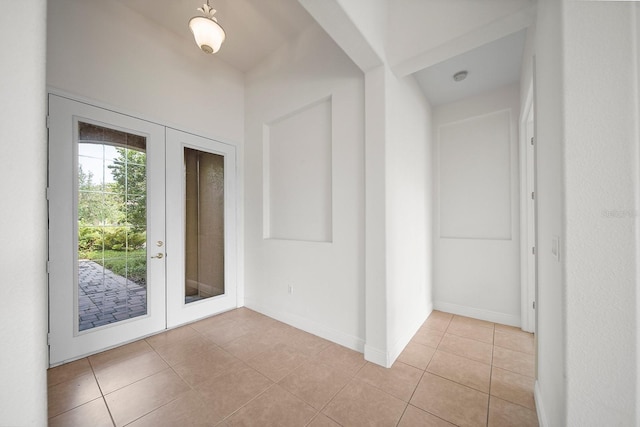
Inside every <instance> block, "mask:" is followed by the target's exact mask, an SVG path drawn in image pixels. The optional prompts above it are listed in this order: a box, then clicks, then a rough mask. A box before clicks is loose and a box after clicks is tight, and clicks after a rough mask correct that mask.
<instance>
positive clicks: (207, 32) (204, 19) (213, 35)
mask: <svg viewBox="0 0 640 427" xmlns="http://www.w3.org/2000/svg"><path fill="white" fill-rule="evenodd" d="M198 10H199V11H200V12H202V13H203V14H204V15H205V16H194V17H193V18H191V19H190V20H189V28H190V29H191V32H192V33H193V37H194V38H195V39H196V44H197V45H198V47H199V48H200V49H202V51H203V52H205V53H216V52H217V51H219V50H220V46H221V45H222V42H223V41H224V39H225V33H224V30H223V29H222V27H221V26H220V24H218V20H217V19H216V17H215V16H213V15H214V14H215V13H216V10H215V9H212V8H211V6H209V0H207V4H203V5H202V7H199V8H198Z"/></svg>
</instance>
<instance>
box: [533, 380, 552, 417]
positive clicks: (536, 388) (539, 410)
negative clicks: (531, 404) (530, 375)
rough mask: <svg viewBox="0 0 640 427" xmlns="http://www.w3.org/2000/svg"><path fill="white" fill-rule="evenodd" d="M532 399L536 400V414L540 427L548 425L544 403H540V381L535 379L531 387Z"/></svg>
mask: <svg viewBox="0 0 640 427" xmlns="http://www.w3.org/2000/svg"><path fill="white" fill-rule="evenodd" d="M533 399H534V400H535V402H536V413H537V414H538V424H540V427H547V426H548V425H549V423H548V422H547V413H546V412H545V410H544V405H543V403H542V396H541V391H540V383H539V382H538V381H537V380H536V383H535V385H534V387H533Z"/></svg>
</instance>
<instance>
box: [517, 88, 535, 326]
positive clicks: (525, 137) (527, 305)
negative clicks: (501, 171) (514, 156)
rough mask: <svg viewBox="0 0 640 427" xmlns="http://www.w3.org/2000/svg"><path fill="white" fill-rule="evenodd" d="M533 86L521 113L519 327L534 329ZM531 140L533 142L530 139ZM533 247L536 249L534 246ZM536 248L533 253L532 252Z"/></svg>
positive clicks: (529, 89) (528, 90)
mask: <svg viewBox="0 0 640 427" xmlns="http://www.w3.org/2000/svg"><path fill="white" fill-rule="evenodd" d="M534 108H535V105H534V87H533V80H531V81H530V82H529V86H528V88H527V93H526V99H525V100H524V103H523V109H522V114H521V115H520V236H521V239H520V280H521V296H520V301H521V313H520V314H521V328H522V330H523V331H526V332H534V331H535V315H536V314H535V313H536V310H535V309H534V308H533V307H534V303H535V289H536V274H537V271H536V261H535V260H536V258H537V253H538V251H539V248H537V245H536V233H537V232H536V226H537V224H536V218H535V215H536V212H535V208H533V210H532V206H535V200H532V198H537V195H536V194H535V143H536V141H535V135H534V129H535V126H534V124H533V121H534ZM532 140H533V145H532V143H531V141H532ZM534 248H535V249H534ZM534 251H535V252H534Z"/></svg>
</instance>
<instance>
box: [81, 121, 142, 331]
mask: <svg viewBox="0 0 640 427" xmlns="http://www.w3.org/2000/svg"><path fill="white" fill-rule="evenodd" d="M146 167H147V154H146V138H145V137H143V136H139V135H133V134H130V133H127V132H122V131H117V130H113V129H108V128H105V127H102V126H97V125H94V124H89V123H84V122H81V121H80V122H78V330H79V331H84V330H87V329H91V328H95V327H99V326H104V325H108V324H111V323H115V322H119V321H122V320H127V319H131V318H134V317H138V316H144V315H146V314H147V289H146V282H147V250H146V244H147V242H146V240H147V238H146V235H147V225H146V222H147V202H146V199H147V183H146Z"/></svg>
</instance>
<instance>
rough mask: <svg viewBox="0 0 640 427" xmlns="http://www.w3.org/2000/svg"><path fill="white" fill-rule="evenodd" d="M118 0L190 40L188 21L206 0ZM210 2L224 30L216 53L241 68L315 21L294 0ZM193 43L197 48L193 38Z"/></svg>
mask: <svg viewBox="0 0 640 427" xmlns="http://www.w3.org/2000/svg"><path fill="white" fill-rule="evenodd" d="M120 2H121V3H122V4H124V5H125V6H128V7H130V8H131V9H133V10H135V11H137V12H138V13H140V14H142V15H144V16H146V17H147V18H149V19H150V20H152V21H154V22H156V23H157V24H159V25H161V26H163V27H165V28H167V29H168V30H170V31H172V32H173V33H175V34H176V35H177V36H178V37H182V38H186V39H189V40H192V41H193V36H192V34H191V31H190V30H189V26H188V22H189V19H191V18H192V17H194V16H197V15H200V12H198V11H197V10H196V9H197V8H198V7H201V6H202V4H203V3H205V2H206V0H120ZM209 4H210V5H211V7H212V8H214V9H216V10H217V11H218V12H217V13H216V17H217V18H218V23H219V24H220V25H221V26H222V28H224V30H225V33H226V40H225V42H224V43H223V45H222V48H221V49H220V51H219V52H218V53H216V54H215V55H216V57H218V58H220V59H221V60H223V61H225V62H226V63H228V64H230V65H232V66H233V67H235V68H237V69H238V70H240V71H243V72H246V71H249V70H250V69H252V68H253V67H254V66H255V65H256V64H258V63H259V62H260V61H261V60H262V59H263V58H265V57H266V56H268V55H269V54H270V53H272V52H273V51H275V50H276V49H277V48H278V47H280V46H281V45H282V44H284V43H285V42H286V41H287V40H289V39H292V38H294V37H296V36H297V35H298V34H299V33H300V32H301V31H303V30H304V29H305V28H307V27H309V26H310V25H311V24H312V23H313V22H314V20H313V18H311V16H309V14H308V13H307V12H306V10H305V9H304V8H303V7H302V6H301V5H300V3H298V1H297V0H211V1H210V3H209ZM193 46H194V48H196V49H197V47H196V45H195V42H194V44H193ZM203 55H205V54H204V53H203Z"/></svg>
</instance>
